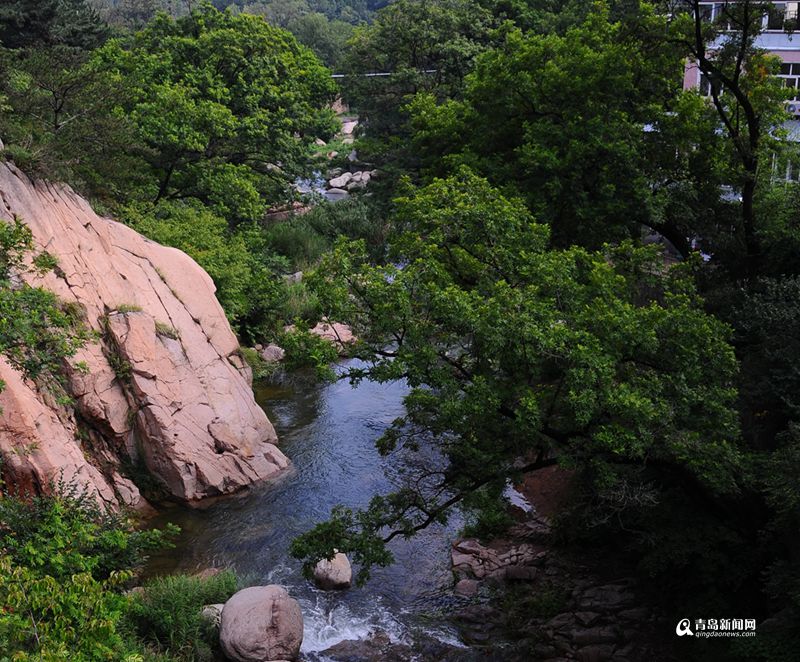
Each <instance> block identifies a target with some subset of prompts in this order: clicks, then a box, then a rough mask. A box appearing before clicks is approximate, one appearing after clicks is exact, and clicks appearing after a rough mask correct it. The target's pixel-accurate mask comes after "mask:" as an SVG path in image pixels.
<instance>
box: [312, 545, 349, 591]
mask: <svg viewBox="0 0 800 662" xmlns="http://www.w3.org/2000/svg"><path fill="white" fill-rule="evenodd" d="M314 583H315V584H316V585H317V586H318V587H319V588H321V589H322V590H323V591H340V590H342V589H345V588H350V585H351V584H352V583H353V569H352V568H351V567H350V561H349V559H348V558H347V556H346V555H344V554H342V553H341V552H337V553H336V554H335V555H334V557H333V558H332V559H330V560H328V559H322V560H321V561H319V562H318V563H317V565H316V566H314Z"/></svg>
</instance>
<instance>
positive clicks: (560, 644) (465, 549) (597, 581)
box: [451, 518, 669, 662]
mask: <svg viewBox="0 0 800 662" xmlns="http://www.w3.org/2000/svg"><path fill="white" fill-rule="evenodd" d="M547 531H548V527H547V523H546V521H544V520H543V519H540V518H535V519H534V520H533V521H531V522H527V523H522V524H519V525H517V526H516V527H515V528H513V529H512V530H511V532H510V535H509V540H505V541H494V542H493V543H490V544H489V545H483V544H481V543H480V542H478V541H477V540H471V539H470V540H462V541H459V542H457V543H456V544H455V545H454V546H453V549H452V556H451V558H452V564H453V571H454V573H455V575H456V577H457V578H458V581H457V583H456V586H455V593H456V595H457V596H460V597H461V598H465V599H469V602H466V601H465V604H464V606H463V607H462V608H460V609H459V610H458V612H457V616H456V618H457V620H458V622H459V623H460V625H461V628H462V635H463V636H464V638H465V640H466V641H468V642H470V643H471V644H473V645H475V646H481V645H486V646H488V647H490V648H492V649H494V648H493V647H495V646H496V644H497V641H498V640H501V639H503V633H504V631H505V629H506V628H507V623H506V620H507V618H506V614H505V613H504V612H503V611H502V610H501V609H499V608H498V607H497V606H496V605H494V604H492V602H491V601H490V599H489V595H488V593H487V592H484V591H482V590H481V589H482V587H483V586H484V585H485V584H489V583H493V582H525V583H526V585H527V586H528V587H529V588H528V589H526V590H527V591H528V592H529V594H530V596H531V597H532V598H533V599H535V597H536V596H537V595H539V594H544V595H551V596H552V595H553V594H558V595H559V596H560V597H559V598H558V601H561V602H562V603H563V604H561V606H560V607H558V609H559V612H558V613H555V614H554V613H552V612H551V613H549V614H547V615H535V614H529V615H526V617H525V620H526V622H525V623H524V624H523V625H520V624H519V623H518V622H515V623H514V630H515V631H514V638H515V639H519V640H522V641H528V642H532V643H531V644H530V645H531V646H532V649H531V648H528V649H527V650H529V651H530V650H532V651H533V654H534V659H536V660H542V661H547V662H556V661H558V662H562V661H564V660H578V661H579V662H602V661H603V660H615V661H618V662H626V661H631V660H639V659H658V658H657V657H653V655H654V651H653V650H652V648H651V645H652V642H653V641H655V640H656V639H657V635H656V633H657V632H658V631H659V630H660V631H663V632H667V631H668V630H669V628H667V629H664V627H661V626H660V625H659V621H658V619H657V617H656V616H655V615H654V613H653V612H652V611H651V610H650V609H649V608H647V607H645V606H643V605H642V602H641V600H640V599H639V598H638V597H637V595H636V592H635V590H634V589H635V581H634V580H633V579H631V578H615V579H613V581H608V580H607V579H604V578H603V577H602V576H599V575H598V574H597V573H595V572H594V571H592V569H591V568H589V567H586V566H583V565H578V564H577V563H576V562H575V561H574V560H567V559H562V558H560V557H559V555H558V554H557V553H556V550H554V549H553V548H552V545H550V544H549V543H548V542H547V539H546V537H547V533H546V532H547ZM511 541H513V542H511ZM525 645H527V644H525Z"/></svg>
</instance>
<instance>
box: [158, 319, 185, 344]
mask: <svg viewBox="0 0 800 662" xmlns="http://www.w3.org/2000/svg"><path fill="white" fill-rule="evenodd" d="M156 333H157V334H158V335H160V336H164V337H166V338H172V339H173V340H180V339H181V334H180V333H178V330H177V329H176V328H174V327H171V326H170V325H169V324H165V323H164V322H158V321H157V322H156Z"/></svg>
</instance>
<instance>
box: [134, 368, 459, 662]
mask: <svg viewBox="0 0 800 662" xmlns="http://www.w3.org/2000/svg"><path fill="white" fill-rule="evenodd" d="M345 365H346V364H345ZM406 392H407V387H406V385H405V384H403V383H393V384H384V385H379V384H373V383H370V382H362V383H361V384H360V385H359V386H357V387H355V388H354V387H351V386H350V384H349V382H347V381H340V382H336V383H332V384H321V385H320V384H313V385H309V384H300V383H298V384H291V383H287V384H284V385H280V386H268V385H262V386H259V387H257V389H256V398H257V400H258V402H259V403H260V404H261V406H262V407H264V409H265V411H266V412H267V414H268V415H269V417H270V420H271V421H272V422H273V424H274V425H275V428H276V430H277V432H278V436H279V439H280V446H281V449H282V450H283V452H284V453H285V454H286V455H287V456H288V457H289V458H290V459H291V461H292V463H293V468H292V470H291V471H290V472H287V473H286V474H285V475H283V476H282V477H280V478H279V479H278V480H277V481H275V482H272V483H270V484H268V485H263V486H259V487H257V488H255V489H252V490H250V491H248V492H246V493H245V494H243V495H241V496H238V497H233V498H230V499H226V500H223V501H219V502H217V503H215V504H214V505H212V506H210V507H209V508H208V509H205V510H195V509H186V508H177V507H176V508H172V509H170V510H168V511H166V512H165V513H163V514H162V515H161V516H160V517H159V518H158V521H157V522H156V524H157V525H158V524H162V525H163V524H164V523H166V522H174V523H176V524H178V525H179V526H180V527H181V529H182V533H181V535H180V537H179V539H178V540H177V545H176V547H175V548H174V549H171V550H168V551H166V552H163V553H161V554H158V555H155V556H154V557H153V558H152V560H151V563H150V566H149V568H148V574H163V573H170V572H179V571H185V572H191V571H195V570H197V569H201V568H207V567H209V566H216V567H226V568H233V569H234V570H236V571H237V572H238V573H239V574H240V575H242V576H244V577H245V579H246V580H247V582H248V583H249V584H263V583H278V584H282V585H284V586H286V587H287V588H288V589H289V592H290V593H291V594H292V595H293V596H294V597H296V598H297V599H298V600H299V601H300V604H301V606H302V608H303V613H304V619H305V625H306V632H305V639H304V642H303V650H304V651H305V652H312V651H320V650H324V649H325V648H328V647H329V646H331V645H333V644H335V643H337V642H338V641H341V640H343V639H358V638H364V637H366V636H367V635H368V634H369V632H370V631H371V630H373V629H375V628H380V629H383V630H385V631H387V632H388V633H389V634H390V635H391V636H392V637H393V638H394V639H396V640H399V641H405V642H410V641H411V639H412V637H413V633H414V632H415V631H418V630H420V629H421V630H424V631H425V632H426V633H428V634H434V635H436V636H438V637H439V638H442V639H444V640H447V641H451V642H455V638H454V635H453V632H452V631H451V630H450V628H449V627H448V626H447V624H446V622H445V619H444V618H443V617H442V615H441V613H440V612H442V611H445V612H446V611H447V606H448V603H449V599H448V597H447V596H448V594H449V588H450V586H451V583H452V577H451V574H450V566H449V548H450V542H451V541H452V539H453V538H454V537H455V536H456V534H457V530H458V528H459V526H460V525H461V522H460V520H459V517H458V516H457V515H456V516H454V517H453V518H452V519H451V521H450V522H449V523H448V524H447V525H446V526H435V527H430V528H429V529H427V530H425V531H423V532H422V533H421V534H420V535H419V536H417V537H416V538H415V539H414V540H411V541H405V540H396V541H393V543H392V546H391V549H392V551H393V553H394V554H395V558H396V563H395V564H394V565H392V566H390V567H388V568H379V569H376V570H375V571H374V572H373V575H372V578H371V579H370V580H369V582H367V584H366V585H365V586H364V587H363V588H352V589H350V590H349V591H344V592H336V593H329V592H322V591H318V590H317V589H316V588H314V587H313V586H312V585H311V584H310V583H309V582H308V581H306V580H305V579H304V578H303V577H302V575H301V572H300V564H299V562H297V561H296V560H295V559H292V558H291V557H290V556H289V554H288V549H289V545H290V543H291V540H292V538H294V537H295V536H296V535H298V534H299V533H302V532H304V531H307V530H308V529H309V528H311V527H312V526H313V525H314V524H315V523H317V522H319V521H321V520H324V519H326V518H327V517H328V515H329V514H330V510H331V508H332V507H333V506H334V505H336V504H343V505H346V506H351V507H361V506H365V505H366V504H367V503H368V501H369V499H370V498H371V497H372V496H373V495H375V494H379V493H383V492H386V491H387V490H389V489H391V486H392V478H393V477H394V475H395V474H394V472H393V469H392V466H391V463H390V462H388V461H387V460H385V459H383V458H381V457H380V455H379V454H378V452H377V450H376V449H375V440H376V439H377V437H378V436H379V435H380V434H381V433H382V432H383V431H384V430H385V429H386V428H387V427H388V426H389V425H390V424H391V422H392V421H393V420H394V419H395V418H397V417H398V416H401V415H402V414H403V413H404V410H403V405H402V399H403V396H404V395H405V394H406Z"/></svg>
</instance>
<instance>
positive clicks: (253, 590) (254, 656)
mask: <svg viewBox="0 0 800 662" xmlns="http://www.w3.org/2000/svg"><path fill="white" fill-rule="evenodd" d="M219 643H220V646H221V647H222V652H223V653H225V655H226V656H227V657H228V659H230V660H232V661H233V662H267V661H271V660H295V659H297V656H298V655H299V654H300V645H301V644H302V643H303V614H302V612H301V611H300V605H299V604H298V603H297V600H294V599H293V598H291V597H289V593H287V591H286V589H285V588H283V587H282V586H274V585H273V586H252V587H250V588H246V589H244V590H242V591H239V592H238V593H235V594H234V595H233V596H232V597H231V598H230V599H229V600H228V601H227V602H226V603H225V606H224V607H223V608H222V618H221V620H220V627H219Z"/></svg>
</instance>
